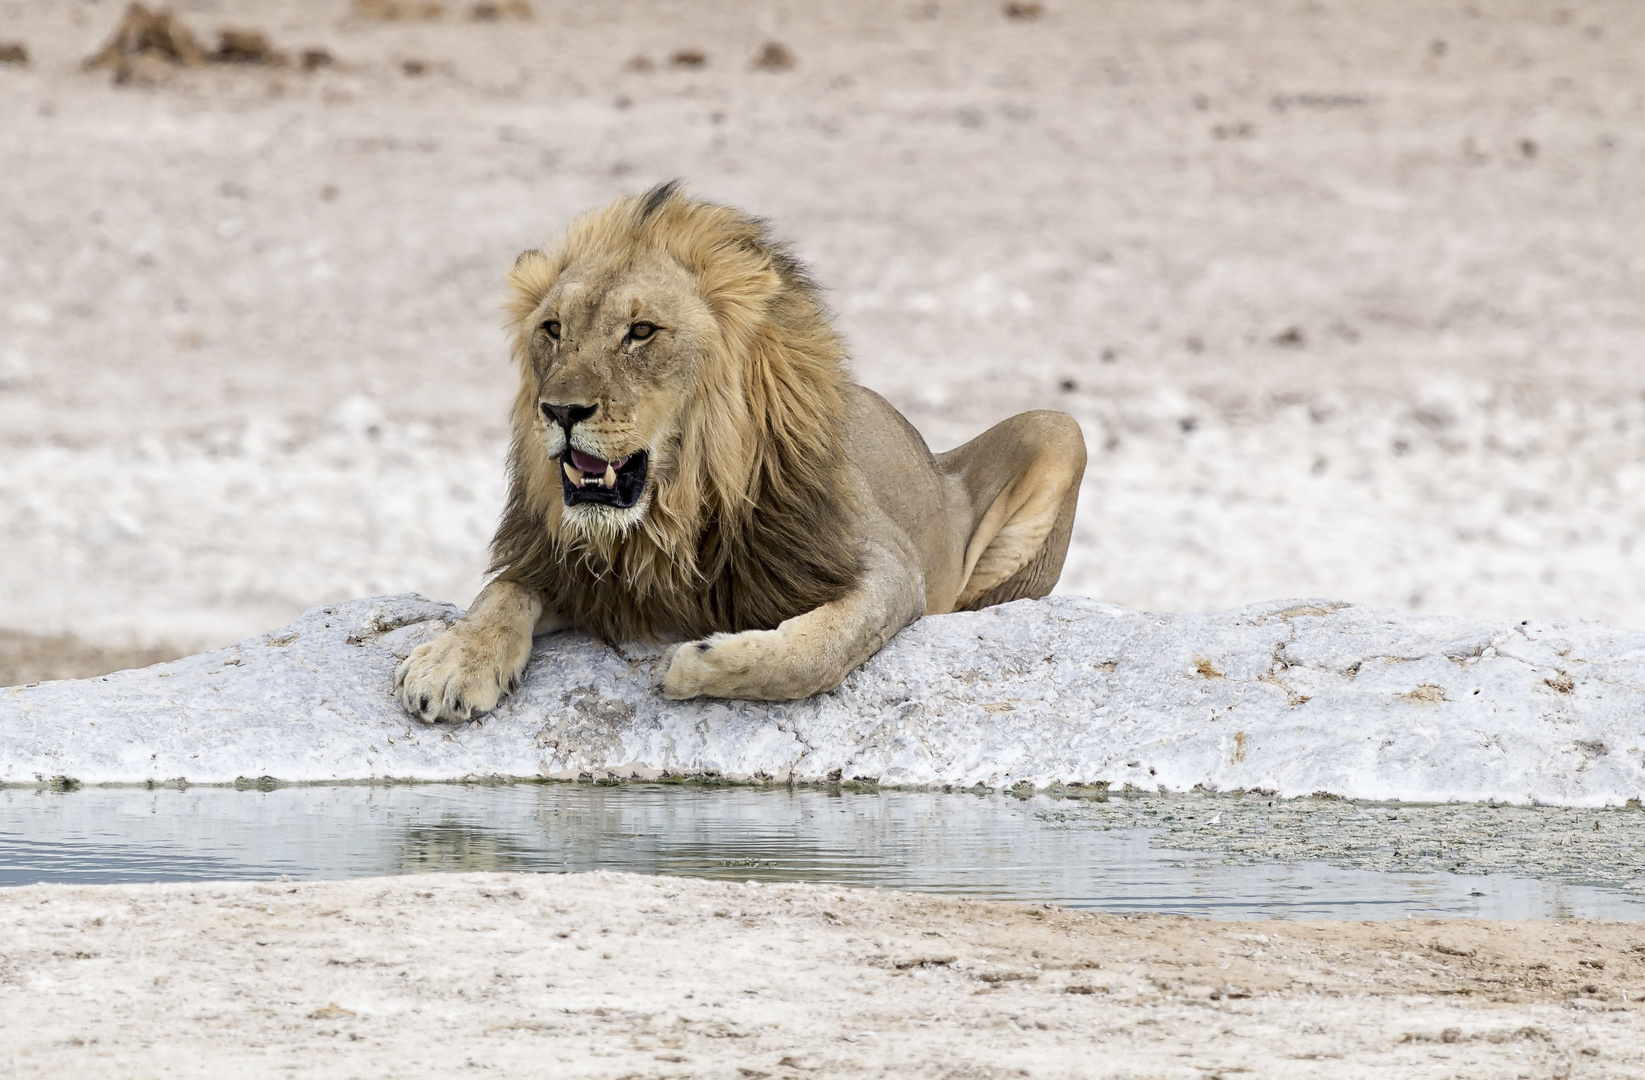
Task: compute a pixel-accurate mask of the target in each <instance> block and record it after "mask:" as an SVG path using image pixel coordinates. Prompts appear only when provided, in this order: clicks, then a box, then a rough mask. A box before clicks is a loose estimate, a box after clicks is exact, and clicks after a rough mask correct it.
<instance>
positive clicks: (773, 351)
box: [491, 184, 861, 643]
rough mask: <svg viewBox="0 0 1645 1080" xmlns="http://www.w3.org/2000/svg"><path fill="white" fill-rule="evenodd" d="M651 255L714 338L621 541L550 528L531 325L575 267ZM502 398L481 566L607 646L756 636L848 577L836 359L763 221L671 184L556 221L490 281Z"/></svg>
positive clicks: (554, 482) (851, 525)
mask: <svg viewBox="0 0 1645 1080" xmlns="http://www.w3.org/2000/svg"><path fill="white" fill-rule="evenodd" d="M647 249H649V252H650V253H661V254H664V255H666V256H667V257H669V258H672V259H673V260H675V261H676V262H677V263H678V264H679V265H680V266H681V267H683V268H684V269H685V270H686V271H687V272H688V273H689V274H690V275H691V276H692V278H693V279H694V280H695V282H696V286H697V288H698V289H699V291H700V294H701V296H702V298H703V300H704V301H705V302H706V303H707V305H708V307H709V309H710V310H711V311H712V312H713V314H714V321H715V324H716V326H717V329H718V339H717V340H715V341H712V342H711V343H710V344H709V346H708V355H707V357H706V358H705V363H704V366H703V373H702V377H701V379H700V380H699V382H698V385H696V386H695V387H694V388H693V393H692V397H691V400H689V401H687V402H685V403H684V405H683V408H682V410H681V413H680V421H679V424H678V427H677V428H676V430H675V431H674V432H673V434H672V436H671V438H670V439H669V440H668V442H667V445H666V446H664V447H660V448H653V455H652V460H653V462H654V471H653V478H652V481H651V482H652V483H653V484H654V485H655V488H654V494H653V497H652V500H651V504H650V506H649V508H648V509H647V511H646V513H645V514H644V516H643V517H642V518H641V519H640V521H639V523H638V524H637V525H636V526H635V527H634V528H632V529H630V530H628V531H627V532H626V533H613V534H612V535H589V534H587V533H586V532H583V531H580V530H571V529H567V528H565V527H563V522H562V510H563V509H564V501H563V496H562V494H561V487H560V480H559V471H560V466H559V463H558V461H556V460H555V459H554V458H551V457H549V456H548V454H547V448H546V444H545V440H544V439H543V437H542V434H541V429H540V421H539V414H538V398H537V395H538V386H537V379H536V375H535V373H534V372H533V369H532V364H531V358H530V355H529V349H528V345H529V341H530V337H531V333H532V330H533V327H532V326H531V325H530V320H531V315H532V313H533V311H534V310H535V309H536V308H537V306H538V304H539V303H541V301H542V299H543V297H545V296H546V295H547V294H548V292H549V290H550V289H551V288H552V287H553V285H554V282H555V280H556V279H557V278H558V276H559V275H560V274H561V273H562V272H564V271H565V270H566V269H567V268H568V267H570V266H573V265H575V264H577V263H580V262H583V261H584V260H599V261H603V262H606V263H608V264H610V265H613V266H621V265H623V264H624V263H626V262H627V261H628V260H629V259H630V258H631V257H632V256H633V255H634V254H636V253H639V252H643V251H647ZM508 284H509V287H510V301H509V306H508V311H509V317H510V326H511V328H512V330H513V334H514V358H515V361H516V363H517V364H518V365H519V369H520V389H519V393H518V395H517V396H516V398H515V401H514V408H513V439H512V443H511V446H510V451H509V492H508V502H507V505H506V507H505V509H504V511H503V517H502V520H501V522H500V524H499V526H498V529H497V534H496V537H495V538H494V539H493V541H492V562H491V569H492V571H493V572H494V573H496V574H497V575H498V576H499V577H502V578H506V579H509V580H514V581H517V582H519V583H520V584H522V585H524V586H526V587H528V588H533V589H536V590H538V591H539V592H540V593H541V595H542V596H543V600H544V603H545V604H546V605H547V606H548V607H549V608H550V609H551V610H555V611H558V612H559V613H561V614H562V615H564V616H566V617H567V618H569V619H570V620H571V621H572V623H573V624H574V625H575V626H577V627H579V628H581V629H583V630H586V631H588V632H589V633H592V634H594V635H595V636H597V637H599V638H601V639H603V640H605V641H607V642H611V643H617V642H622V641H633V640H664V639H668V638H694V637H702V636H705V635H707V634H711V633H715V632H719V631H740V630H755V629H771V628H773V627H775V626H776V625H777V624H778V623H780V622H782V621H783V620H785V619H788V618H791V617H793V616H795V615H799V614H801V613H803V612H806V611H809V610H811V609H813V608H815V607H817V606H818V605H820V604H824V603H827V602H829V601H832V600H835V599H838V598H839V597H840V596H841V595H843V594H844V593H845V592H846V591H847V590H848V589H849V588H850V587H851V586H852V585H853V584H854V582H855V581H856V578H857V576H858V573H859V570H860V560H861V555H860V552H859V547H858V543H857V540H856V537H855V533H856V521H857V503H856V498H857V497H856V493H855V492H854V491H853V490H852V489H851V488H850V486H849V485H848V484H847V483H846V480H845V477H844V464H845V461H844V435H845V429H844V422H845V421H844V414H845V392H846V387H847V385H848V376H847V372H846V368H845V349H844V345H843V343H842V342H841V340H840V338H839V336H838V335H837V334H836V333H835V332H834V330H833V328H832V327H831V326H830V325H829V321H828V318H827V313H826V311H825V310H824V308H823V305H822V303H821V301H820V299H819V297H818V295H817V288H816V286H815V285H814V284H813V282H812V280H811V278H810V276H809V275H808V274H807V272H806V271H805V269H804V268H803V267H802V266H801V265H800V264H799V263H798V262H797V261H796V260H795V259H794V258H793V257H792V256H791V255H790V254H789V252H788V250H787V249H786V248H785V247H784V246H783V245H782V244H780V243H777V242H775V241H774V240H773V239H772V238H771V236H770V234H769V232H768V230H767V226H766V223H765V222H764V221H762V220H759V219H757V218H752V217H749V216H747V215H745V214H742V213H740V212H738V211H736V210H733V209H731V208H729V207H724V206H717V205H713V204H710V203H704V202H700V201H697V200H694V199H690V198H687V197H685V196H684V195H683V194H681V193H680V191H679V190H678V189H677V187H676V186H675V185H673V184H667V185H663V186H661V187H658V188H654V189H652V190H651V191H649V192H647V193H646V194H644V195H642V196H638V197H632V198H623V199H619V200H617V201H615V202H613V203H611V204H610V205H608V206H606V207H604V208H602V209H599V210H595V211H592V212H590V213H588V214H585V215H583V216H582V217H580V218H578V219H577V220H576V221H575V222H573V223H572V225H571V226H570V228H569V229H568V230H567V233H566V236H565V238H564V239H563V240H562V242H561V243H560V245H559V246H558V247H556V248H555V249H553V250H552V251H550V252H548V253H547V254H545V253H543V252H540V251H528V252H526V253H525V254H523V255H521V256H520V258H519V260H518V261H516V263H515V265H514V267H513V269H512V270H511V271H510V272H509V275H508Z"/></svg>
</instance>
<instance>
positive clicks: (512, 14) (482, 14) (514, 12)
mask: <svg viewBox="0 0 1645 1080" xmlns="http://www.w3.org/2000/svg"><path fill="white" fill-rule="evenodd" d="M468 17H469V18H471V19H473V20H474V21H475V22H501V21H503V20H504V19H519V20H520V21H521V22H524V21H525V20H527V19H529V18H531V5H530V4H528V3H526V0H481V3H478V4H475V5H474V6H473V7H472V8H470V9H469V11H468Z"/></svg>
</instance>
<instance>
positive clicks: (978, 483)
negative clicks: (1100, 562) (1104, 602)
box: [937, 411, 1085, 611]
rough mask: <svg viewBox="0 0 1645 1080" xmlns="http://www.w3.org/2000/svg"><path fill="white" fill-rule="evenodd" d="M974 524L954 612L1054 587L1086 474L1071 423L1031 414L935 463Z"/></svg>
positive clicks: (1065, 417)
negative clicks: (947, 478)
mask: <svg viewBox="0 0 1645 1080" xmlns="http://www.w3.org/2000/svg"><path fill="white" fill-rule="evenodd" d="M937 467H938V468H939V469H941V470H942V471H943V472H944V473H945V474H947V475H948V476H949V477H950V481H951V483H953V484H954V485H955V486H956V487H957V489H958V490H957V491H956V495H958V496H959V501H960V502H961V503H962V505H961V506H960V507H958V508H957V509H959V510H960V516H961V517H962V519H963V520H962V524H963V523H965V522H968V523H969V525H970V537H969V539H968V540H967V542H966V547H965V568H964V573H963V575H962V577H961V584H960V587H959V592H958V595H957V596H956V597H955V599H954V604H953V610H955V611H975V610H977V609H979V608H985V607H989V606H990V605H993V604H1003V603H1006V602H1007V601H1010V600H1022V599H1037V598H1039V597H1041V596H1045V595H1046V594H1047V593H1049V592H1050V591H1051V589H1052V588H1053V587H1054V586H1055V585H1056V583H1057V578H1058V577H1059V576H1061V574H1062V563H1063V559H1064V558H1065V557H1066V556H1067V554H1068V539H1069V536H1070V535H1071V534H1072V533H1073V529H1074V507H1075V504H1076V503H1077V502H1078V501H1079V493H1080V481H1081V479H1083V478H1084V476H1085V438H1084V436H1082V435H1081V434H1080V427H1079V424H1078V423H1076V422H1075V421H1074V419H1073V417H1071V416H1068V415H1066V414H1064V413H1059V412H1049V411H1040V412H1028V413H1021V414H1019V415H1017V416H1013V417H1011V418H1010V419H1009V420H1004V421H1001V422H1000V423H998V424H995V425H994V426H993V427H991V428H989V429H988V430H987V431H985V432H983V433H982V434H981V435H979V436H977V437H976V438H975V439H972V440H971V441H970V442H968V443H966V444H965V445H964V446H961V447H959V448H957V449H954V450H950V451H949V452H948V453H946V454H941V455H939V456H938V457H937Z"/></svg>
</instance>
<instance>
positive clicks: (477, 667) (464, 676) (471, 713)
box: [394, 623, 531, 723]
mask: <svg viewBox="0 0 1645 1080" xmlns="http://www.w3.org/2000/svg"><path fill="white" fill-rule="evenodd" d="M529 659H531V638H530V636H529V635H526V634H521V633H519V632H518V631H515V630H510V629H508V628H506V627H497V626H491V627H484V628H475V627H471V626H465V625H464V624H462V623H458V624H457V625H456V626H454V627H452V628H451V629H450V630H447V631H446V632H445V633H443V634H441V635H440V636H439V637H437V638H435V639H434V640H433V641H430V642H428V643H427V644H424V645H419V646H417V648H415V649H413V650H412V652H411V655H410V656H408V657H406V658H405V659H404V660H402V661H401V662H400V666H399V667H398V668H396V669H395V671H394V691H395V693H396V694H398V695H399V697H400V703H401V704H402V705H404V706H405V708H406V711H407V712H409V713H411V714H412V715H413V716H415V717H417V718H418V719H419V720H424V721H428V722H430V723H432V722H434V721H437V720H470V719H473V718H474V717H475V716H478V715H480V714H481V713H488V712H490V711H491V710H492V709H495V708H496V707H497V702H498V701H500V700H501V699H502V697H503V695H504V694H507V693H510V692H512V691H513V690H515V689H516V688H517V687H518V686H519V685H520V676H521V674H522V673H523V672H524V671H525V666H526V661H527V660H529Z"/></svg>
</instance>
